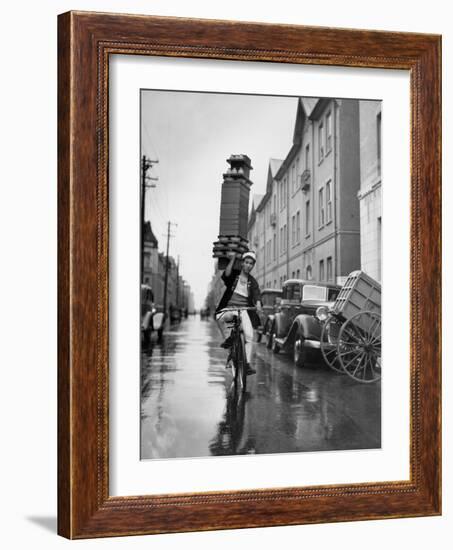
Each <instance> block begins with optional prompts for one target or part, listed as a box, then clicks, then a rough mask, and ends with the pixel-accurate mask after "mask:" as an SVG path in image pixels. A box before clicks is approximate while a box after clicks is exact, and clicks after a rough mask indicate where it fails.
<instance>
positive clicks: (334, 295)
mask: <svg viewBox="0 0 453 550" xmlns="http://www.w3.org/2000/svg"><path fill="white" fill-rule="evenodd" d="M338 294H340V291H339V290H337V289H336V288H329V293H328V295H327V300H328V301H329V302H335V300H336V299H337V296H338Z"/></svg>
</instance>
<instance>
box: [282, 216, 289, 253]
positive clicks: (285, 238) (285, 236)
mask: <svg viewBox="0 0 453 550" xmlns="http://www.w3.org/2000/svg"><path fill="white" fill-rule="evenodd" d="M287 242H288V228H287V227H286V223H285V225H284V226H283V247H282V248H283V252H286V243H287Z"/></svg>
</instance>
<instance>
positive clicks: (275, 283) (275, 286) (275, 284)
mask: <svg viewBox="0 0 453 550" xmlns="http://www.w3.org/2000/svg"><path fill="white" fill-rule="evenodd" d="M274 288H277V280H276V279H274Z"/></svg>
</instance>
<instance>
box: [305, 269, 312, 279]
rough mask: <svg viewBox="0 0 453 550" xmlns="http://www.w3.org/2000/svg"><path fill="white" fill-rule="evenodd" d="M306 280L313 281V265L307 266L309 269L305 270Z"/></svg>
mask: <svg viewBox="0 0 453 550" xmlns="http://www.w3.org/2000/svg"><path fill="white" fill-rule="evenodd" d="M305 278H306V279H307V281H311V265H307V269H306V270H305Z"/></svg>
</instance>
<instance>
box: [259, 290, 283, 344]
mask: <svg viewBox="0 0 453 550" xmlns="http://www.w3.org/2000/svg"><path fill="white" fill-rule="evenodd" d="M281 298H282V289H281V288H265V289H263V290H262V291H261V303H262V306H263V313H262V315H261V316H260V320H261V326H260V327H259V329H258V336H257V340H258V342H260V341H261V338H262V336H263V334H264V335H266V334H267V333H268V332H269V330H270V328H271V326H272V323H273V321H274V316H275V313H276V312H277V309H278V307H279V306H280V301H281Z"/></svg>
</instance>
